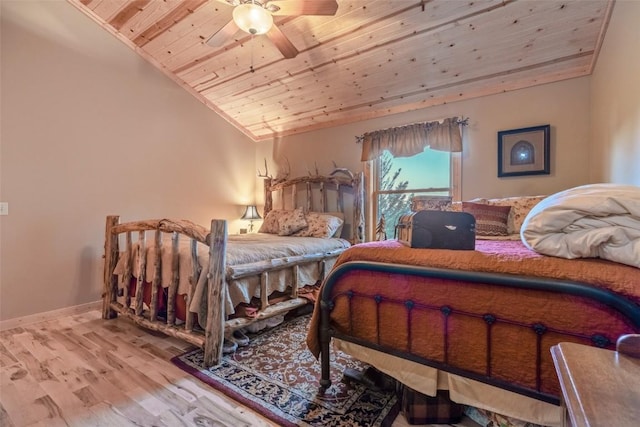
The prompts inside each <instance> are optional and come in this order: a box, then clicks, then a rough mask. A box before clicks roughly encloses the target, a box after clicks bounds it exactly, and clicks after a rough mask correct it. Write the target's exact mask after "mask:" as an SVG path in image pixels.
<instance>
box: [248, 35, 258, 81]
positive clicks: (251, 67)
mask: <svg viewBox="0 0 640 427" xmlns="http://www.w3.org/2000/svg"><path fill="white" fill-rule="evenodd" d="M253 39H254V37H253V34H251V40H250V41H249V44H250V45H251V48H250V49H251V65H250V66H249V71H251V72H252V73H255V72H256V70H254V69H253V43H254V41H253Z"/></svg>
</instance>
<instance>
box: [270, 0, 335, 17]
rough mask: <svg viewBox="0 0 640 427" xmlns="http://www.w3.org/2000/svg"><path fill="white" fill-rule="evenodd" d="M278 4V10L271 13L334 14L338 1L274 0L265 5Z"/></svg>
mask: <svg viewBox="0 0 640 427" xmlns="http://www.w3.org/2000/svg"><path fill="white" fill-rule="evenodd" d="M269 5H274V6H278V7H279V8H280V10H278V11H277V12H272V15H274V16H276V15H286V16H292V15H335V14H336V12H337V10H338V2H336V1H335V0H274V1H270V2H268V3H267V6H269Z"/></svg>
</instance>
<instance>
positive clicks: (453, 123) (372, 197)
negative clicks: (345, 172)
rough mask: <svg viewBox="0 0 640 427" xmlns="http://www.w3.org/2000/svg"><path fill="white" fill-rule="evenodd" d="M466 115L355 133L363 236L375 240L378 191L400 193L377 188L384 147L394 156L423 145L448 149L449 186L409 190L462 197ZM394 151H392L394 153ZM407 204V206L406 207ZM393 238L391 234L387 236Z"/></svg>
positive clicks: (418, 150)
mask: <svg viewBox="0 0 640 427" xmlns="http://www.w3.org/2000/svg"><path fill="white" fill-rule="evenodd" d="M467 123H468V118H467V119H459V118H457V117H451V118H447V119H444V120H442V121H432V122H422V123H414V124H410V125H406V126H400V127H395V128H389V129H383V130H379V131H374V132H369V133H365V134H364V135H362V136H360V137H357V138H356V141H357V142H358V143H362V157H361V159H362V161H363V162H365V164H364V175H365V182H366V184H367V185H366V188H367V189H368V190H367V195H368V196H369V197H368V198H367V199H368V200H367V203H366V212H365V218H366V224H367V226H366V230H367V235H366V237H365V238H366V240H367V241H371V240H375V233H376V225H377V222H378V219H377V215H378V196H379V195H380V194H393V193H403V192H406V191H402V190H383V191H380V190H378V181H379V176H378V175H379V170H378V165H379V162H378V159H379V156H380V155H381V154H382V152H383V151H385V150H388V151H389V152H390V153H391V154H392V155H393V156H394V157H412V156H414V155H416V154H420V153H421V152H423V151H424V150H425V148H431V149H433V150H439V151H448V152H449V153H450V156H449V159H450V165H449V174H450V176H449V185H450V186H449V188H426V189H424V188H418V189H411V190H410V192H416V191H418V192H442V191H449V195H450V196H451V197H452V199H453V200H454V201H459V200H461V199H462V127H463V126H466V125H467ZM394 153H395V154H394ZM408 210H409V207H407V211H408ZM388 238H393V236H388Z"/></svg>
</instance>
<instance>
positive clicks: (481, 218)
mask: <svg viewBox="0 0 640 427" xmlns="http://www.w3.org/2000/svg"><path fill="white" fill-rule="evenodd" d="M510 210H511V206H494V205H485V204H483V203H473V202H462V211H463V212H468V213H470V214H471V215H473V216H474V217H475V218H476V234H477V235H478V236H508V235H509V232H508V227H507V220H508V219H509V211H510Z"/></svg>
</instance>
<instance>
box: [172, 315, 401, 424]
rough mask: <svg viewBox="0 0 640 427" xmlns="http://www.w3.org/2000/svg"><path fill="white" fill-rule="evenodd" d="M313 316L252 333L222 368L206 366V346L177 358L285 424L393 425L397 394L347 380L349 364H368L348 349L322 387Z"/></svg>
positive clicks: (337, 358) (184, 366) (337, 356)
mask: <svg viewBox="0 0 640 427" xmlns="http://www.w3.org/2000/svg"><path fill="white" fill-rule="evenodd" d="M309 319H310V316H301V317H297V318H294V319H292V320H288V321H286V322H285V323H283V324H281V325H279V326H278V327H276V328H274V329H271V330H268V331H266V332H263V333H259V334H257V335H250V336H251V343H250V344H249V345H248V346H246V347H239V348H238V350H237V351H236V352H235V353H233V354H231V355H228V356H225V357H224V358H223V362H222V364H221V365H220V366H218V367H214V368H210V369H205V368H203V367H202V357H203V352H202V350H200V349H197V350H193V351H191V352H188V353H186V354H183V355H181V356H178V357H175V358H173V359H172V361H173V363H175V364H176V365H177V366H179V367H180V368H182V369H183V370H185V371H187V372H189V373H190V374H192V375H195V376H196V377H197V378H199V379H200V380H202V381H204V382H205V383H207V384H209V385H210V386H212V387H214V388H216V389H218V390H220V391H222V392H224V393H225V394H226V395H228V396H230V397H232V398H233V399H235V400H237V401H238V402H240V403H242V404H243V405H245V406H248V407H250V408H251V409H253V410H254V411H256V412H259V413H260V414H262V415H264V416H265V417H267V418H269V419H271V420H272V421H274V422H276V423H277V424H278V425H281V426H354V427H356V426H390V425H391V423H392V422H393V420H394V419H395V417H396V416H397V414H398V410H399V404H398V401H397V399H396V396H395V393H394V392H391V391H375V390H370V389H368V388H366V387H364V386H363V385H360V384H357V383H350V384H349V385H347V384H346V383H343V382H341V379H342V372H343V371H344V369H346V368H352V369H358V370H362V369H364V368H366V365H364V364H362V363H361V362H358V361H357V360H355V359H352V358H351V357H349V356H348V355H346V354H344V353H340V352H336V351H332V352H331V353H332V354H331V357H332V360H331V381H332V385H331V387H329V388H328V389H327V390H326V391H325V392H324V393H321V392H320V391H319V390H320V384H319V379H320V363H319V362H318V361H317V360H316V359H315V358H314V357H313V355H312V354H311V352H310V351H309V350H308V349H307V346H306V344H305V339H306V335H307V324H308V322H309Z"/></svg>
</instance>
